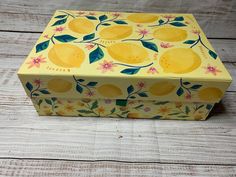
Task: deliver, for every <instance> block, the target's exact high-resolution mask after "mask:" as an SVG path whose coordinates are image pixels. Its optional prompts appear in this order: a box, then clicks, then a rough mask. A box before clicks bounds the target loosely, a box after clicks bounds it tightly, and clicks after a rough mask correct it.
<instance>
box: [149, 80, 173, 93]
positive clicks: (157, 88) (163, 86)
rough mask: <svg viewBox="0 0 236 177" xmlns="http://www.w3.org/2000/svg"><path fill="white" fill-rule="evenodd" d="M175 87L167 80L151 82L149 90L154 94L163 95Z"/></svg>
mask: <svg viewBox="0 0 236 177" xmlns="http://www.w3.org/2000/svg"><path fill="white" fill-rule="evenodd" d="M174 89H175V85H173V84H172V83H169V82H167V81H161V82H157V83H155V84H153V85H152V86H151V87H150V88H149V91H150V93H152V94H153V95H155V96H163V95H167V94H169V93H171V92H172V91H173V90H174Z"/></svg>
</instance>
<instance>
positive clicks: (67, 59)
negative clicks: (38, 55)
mask: <svg viewBox="0 0 236 177" xmlns="http://www.w3.org/2000/svg"><path fill="white" fill-rule="evenodd" d="M48 58H49V59H50V61H51V62H53V63H54V64H55V65H57V66H61V67H64V68H73V67H80V65H81V64H82V63H83V61H84V59H85V54H84V52H83V50H82V49H80V48H79V47H77V46H74V45H71V44H55V45H54V46H53V47H52V48H51V49H50V50H49V52H48Z"/></svg>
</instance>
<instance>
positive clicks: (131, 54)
mask: <svg viewBox="0 0 236 177" xmlns="http://www.w3.org/2000/svg"><path fill="white" fill-rule="evenodd" d="M107 51H108V53H109V54H110V56H111V57H112V58H114V59H115V60H117V61H120V62H123V63H129V64H135V63H142V62H143V61H145V59H147V58H148V52H147V51H146V49H144V48H143V47H141V46H139V45H137V44H134V43H129V42H123V43H116V44H113V45H111V46H109V47H107Z"/></svg>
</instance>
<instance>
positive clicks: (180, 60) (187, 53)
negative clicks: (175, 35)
mask: <svg viewBox="0 0 236 177" xmlns="http://www.w3.org/2000/svg"><path fill="white" fill-rule="evenodd" d="M160 65H161V67H162V68H163V70H164V72H166V73H175V74H183V73H189V72H192V71H194V70H195V69H197V68H198V67H199V66H200V65H201V58H200V57H199V55H198V54H197V53H195V52H194V51H193V50H192V49H191V48H190V49H188V48H175V49H170V50H168V51H167V52H165V53H164V54H163V55H162V56H161V58H160Z"/></svg>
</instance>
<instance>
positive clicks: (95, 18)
mask: <svg viewBox="0 0 236 177" xmlns="http://www.w3.org/2000/svg"><path fill="white" fill-rule="evenodd" d="M86 18H87V19H89V20H97V17H94V16H89V15H88V16H86Z"/></svg>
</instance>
